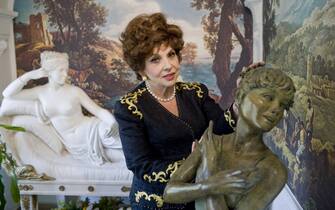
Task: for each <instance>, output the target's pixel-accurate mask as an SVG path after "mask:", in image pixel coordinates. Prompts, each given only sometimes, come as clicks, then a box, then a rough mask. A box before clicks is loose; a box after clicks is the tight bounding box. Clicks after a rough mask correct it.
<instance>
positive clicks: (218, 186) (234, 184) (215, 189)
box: [202, 168, 257, 195]
mask: <svg viewBox="0 0 335 210" xmlns="http://www.w3.org/2000/svg"><path fill="white" fill-rule="evenodd" d="M255 170H256V169H255V168H248V169H241V170H223V171H220V172H218V173H217V174H215V175H213V176H211V177H209V178H208V179H207V180H206V181H204V182H203V184H202V185H203V188H204V190H205V191H207V192H206V194H209V195H222V194H231V193H235V194H243V193H246V192H247V191H248V190H250V189H251V188H252V187H253V186H254V185H255V184H256V183H257V181H256V180H255V179H254V180H248V179H247V174H249V173H250V172H251V171H255Z"/></svg>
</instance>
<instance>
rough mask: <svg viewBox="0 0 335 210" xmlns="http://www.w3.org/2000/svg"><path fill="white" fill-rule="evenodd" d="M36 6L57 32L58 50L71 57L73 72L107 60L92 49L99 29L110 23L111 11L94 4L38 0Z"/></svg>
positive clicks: (90, 0)
mask: <svg viewBox="0 0 335 210" xmlns="http://www.w3.org/2000/svg"><path fill="white" fill-rule="evenodd" d="M34 3H35V7H37V8H43V9H44V12H45V13H46V14H47V15H48V22H49V24H50V25H51V27H53V28H56V29H57V31H56V33H54V34H55V36H56V38H55V44H56V46H55V47H56V49H57V50H60V51H65V52H67V53H69V55H70V57H71V58H73V59H71V60H70V62H71V63H70V65H71V66H72V67H73V68H75V69H77V70H80V69H87V68H90V67H92V65H97V63H96V61H102V60H104V55H102V54H101V53H98V52H96V51H95V50H94V49H93V48H92V47H91V46H92V45H94V44H96V43H97V42H98V41H99V35H100V30H99V27H100V26H103V25H104V24H105V23H106V15H107V11H106V9H105V8H104V7H103V6H101V5H100V4H98V3H96V2H95V1H94V0H66V1H65V0H34ZM83 58H85V59H83ZM102 63H103V62H99V64H100V65H101V64H102Z"/></svg>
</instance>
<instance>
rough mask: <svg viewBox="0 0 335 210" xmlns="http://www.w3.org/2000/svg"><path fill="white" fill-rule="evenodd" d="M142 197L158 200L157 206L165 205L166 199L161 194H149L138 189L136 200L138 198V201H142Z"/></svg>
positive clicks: (148, 199)
mask: <svg viewBox="0 0 335 210" xmlns="http://www.w3.org/2000/svg"><path fill="white" fill-rule="evenodd" d="M142 197H143V198H144V199H145V200H147V201H151V200H154V201H155V202H156V205H157V207H162V206H163V203H164V200H163V198H162V196H159V195H156V194H150V195H148V193H146V192H143V191H137V192H136V193H135V200H136V202H137V203H139V202H140V199H141V198H142Z"/></svg>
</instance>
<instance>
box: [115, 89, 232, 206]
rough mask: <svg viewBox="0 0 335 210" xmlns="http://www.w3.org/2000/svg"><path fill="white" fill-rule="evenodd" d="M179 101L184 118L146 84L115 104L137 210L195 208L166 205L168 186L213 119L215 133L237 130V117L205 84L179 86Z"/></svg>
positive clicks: (133, 204)
mask: <svg viewBox="0 0 335 210" xmlns="http://www.w3.org/2000/svg"><path fill="white" fill-rule="evenodd" d="M176 100H177V106H178V111H179V117H177V116H175V115H173V114H172V113H171V112H169V111H168V110H167V109H166V108H165V107H163V106H162V105H161V104H160V103H159V102H158V101H156V99H155V98H154V97H153V96H151V94H150V93H149V92H148V90H147V89H146V86H145V84H144V82H142V83H140V84H139V85H138V86H137V87H136V88H135V89H134V90H132V91H130V92H129V93H128V94H127V95H125V96H123V97H122V98H121V99H120V100H119V101H118V102H117V103H116V105H115V112H114V115H115V117H116V120H117V122H118V123H119V130H120V137H121V141H122V147H123V151H124V155H125V157H126V163H127V167H128V168H129V169H130V170H131V171H132V172H133V173H134V178H133V183H132V189H131V192H130V201H131V204H132V207H133V208H134V209H194V206H193V204H169V203H164V201H163V198H162V195H163V192H164V188H165V186H166V183H167V181H168V180H169V178H170V176H171V175H172V174H173V173H174V172H175V171H176V170H177V168H178V167H179V166H180V164H181V162H182V160H183V159H186V157H187V156H188V155H189V154H190V153H191V145H192V142H193V141H194V140H195V139H197V140H199V139H200V137H201V136H202V134H203V132H204V131H205V130H206V128H207V127H208V123H209V121H210V120H212V121H214V128H213V130H214V133H216V134H220V135H221V134H228V133H232V132H233V131H234V126H235V122H236V119H234V117H232V114H231V113H232V112H231V111H230V110H227V111H223V110H222V109H221V108H220V107H219V105H218V104H216V103H215V102H214V100H213V99H212V98H210V97H209V96H208V89H207V87H206V86H205V85H203V84H200V83H184V82H178V83H177V84H176Z"/></svg>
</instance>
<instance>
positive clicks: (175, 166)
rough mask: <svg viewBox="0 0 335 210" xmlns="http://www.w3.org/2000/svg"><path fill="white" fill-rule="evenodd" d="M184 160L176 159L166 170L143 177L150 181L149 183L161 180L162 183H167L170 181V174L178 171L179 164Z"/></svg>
mask: <svg viewBox="0 0 335 210" xmlns="http://www.w3.org/2000/svg"><path fill="white" fill-rule="evenodd" d="M181 162H182V160H179V161H176V162H174V163H171V164H169V165H168V167H167V169H166V170H165V171H160V172H158V173H157V172H152V175H151V176H150V175H148V174H144V176H143V179H144V180H146V181H148V182H149V183H151V182H156V181H158V182H160V183H166V182H168V181H169V179H168V178H167V177H168V175H169V174H170V177H171V176H172V175H173V174H174V173H175V172H176V171H177V169H178V168H179V166H180V165H181Z"/></svg>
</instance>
